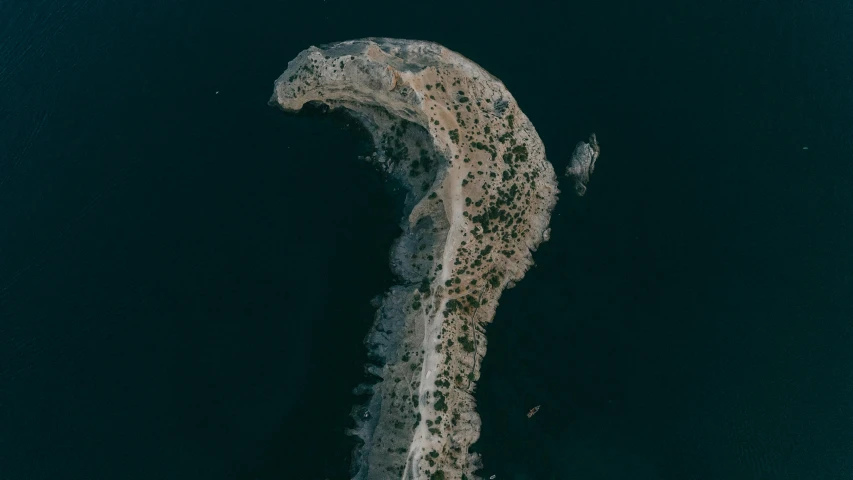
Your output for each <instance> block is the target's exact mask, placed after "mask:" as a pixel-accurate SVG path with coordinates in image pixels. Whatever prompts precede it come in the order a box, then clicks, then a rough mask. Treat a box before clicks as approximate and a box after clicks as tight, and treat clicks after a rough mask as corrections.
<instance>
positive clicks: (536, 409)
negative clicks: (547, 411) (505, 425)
mask: <svg viewBox="0 0 853 480" xmlns="http://www.w3.org/2000/svg"><path fill="white" fill-rule="evenodd" d="M541 406H542V405H536V406H535V407H533V408H531V409H530V411H529V412H527V418H530V417H532V416H533V415H536V412H538V411H539V407H541Z"/></svg>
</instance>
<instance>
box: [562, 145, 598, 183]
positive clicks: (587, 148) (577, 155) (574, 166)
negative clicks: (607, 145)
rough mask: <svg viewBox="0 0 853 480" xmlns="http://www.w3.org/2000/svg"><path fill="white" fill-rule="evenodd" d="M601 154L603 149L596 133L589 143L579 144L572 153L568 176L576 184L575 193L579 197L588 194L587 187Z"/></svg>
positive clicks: (567, 168)
mask: <svg viewBox="0 0 853 480" xmlns="http://www.w3.org/2000/svg"><path fill="white" fill-rule="evenodd" d="M600 153H601V148H600V147H599V146H598V139H596V138H595V134H594V133H593V134H591V135H590V136H589V141H588V142H578V144H577V145H576V146H575V150H574V152H572V159H571V161H570V162H569V166H568V167H566V176H567V177H569V178H571V179H572V181H573V182H574V190H575V193H576V194H578V195H579V196H583V195H584V194H585V193H586V185H587V184H588V183H589V177H590V175H592V173H593V172H594V171H595V161H596V160H598V155H599V154H600Z"/></svg>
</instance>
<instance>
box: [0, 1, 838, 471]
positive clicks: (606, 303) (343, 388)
mask: <svg viewBox="0 0 853 480" xmlns="http://www.w3.org/2000/svg"><path fill="white" fill-rule="evenodd" d="M851 31H853V8H851V5H850V3H849V2H840V1H825V2H804V1H800V0H784V1H781V2H763V1H730V0H724V1H722V2H710V4H709V3H708V2H704V3H701V4H700V3H698V2H676V1H671V2H636V3H629V2H614V1H603V2H556V1H546V2H513V3H508V4H503V3H500V2H499V3H495V2H485V1H472V2H447V3H441V2H414V3H400V2H387V1H373V2H353V1H342V0H323V1H320V0H317V1H312V2H285V1H271V0H262V1H256V2H245V3H243V2H221V1H218V0H212V1H208V2H201V1H187V0H178V1H170V2H166V1H163V0H148V1H144V2H143V1H128V0H117V1H112V2H107V1H105V0H80V1H72V0H67V1H64V0H35V1H31V2H23V1H19V0H9V1H4V2H0V480H47V479H62V480H77V479H80V480H101V479H103V480H113V479H146V480H150V479H182V480H184V479H204V480H219V479H223V480H224V479H234V480H268V479H269V480H271V479H284V480H289V479H300V480H302V479H306V480H314V479H318V480H322V479H329V480H337V479H345V478H349V477H348V476H347V475H348V470H349V458H350V457H349V455H350V451H351V449H352V446H353V443H352V440H351V439H350V438H349V437H347V436H346V435H345V434H344V432H345V429H346V428H347V427H348V426H349V422H350V420H349V412H350V409H351V408H352V406H353V405H354V404H355V402H356V401H357V399H356V398H355V397H354V396H353V395H352V388H353V387H355V386H356V385H357V384H358V383H359V382H360V381H361V379H362V378H363V375H364V372H363V370H362V366H363V363H364V362H365V361H366V351H365V349H364V347H363V345H362V340H363V337H364V335H365V334H366V332H367V329H368V327H369V325H370V324H371V322H372V318H373V312H374V309H373V307H371V305H370V301H371V299H372V298H373V297H374V296H376V295H379V294H381V293H382V292H383V291H384V290H386V289H387V288H388V287H389V286H390V285H392V284H393V282H394V278H393V277H392V275H391V272H390V270H389V268H388V264H387V261H388V250H389V248H390V246H391V243H392V241H393V240H394V238H395V236H396V235H397V234H398V232H399V228H398V226H397V225H398V222H399V220H400V215H401V212H402V200H401V198H402V197H401V195H403V192H399V191H396V190H395V187H394V185H393V184H391V183H389V182H387V181H386V180H385V179H384V178H383V177H382V176H381V175H380V174H379V173H378V172H376V171H374V170H373V168H372V167H371V166H369V165H368V164H366V163H365V162H363V161H361V160H359V159H358V157H359V155H363V154H365V153H368V152H369V151H370V145H369V142H368V139H367V137H366V135H365V134H364V132H362V131H360V130H359V129H357V128H354V126H353V125H348V124H349V123H350V122H349V121H348V120H347V119H346V117H342V116H336V115H326V116H324V115H319V114H301V115H288V114H285V113H283V112H281V111H279V110H278V109H276V108H273V107H270V106H268V105H267V100H268V99H269V97H270V95H271V93H272V82H273V81H274V80H275V78H276V77H277V76H278V75H279V74H280V73H281V72H282V71H283V70H284V69H285V67H286V64H287V62H288V61H289V60H290V59H292V58H293V57H295V56H296V54H297V53H299V51H301V50H302V49H304V48H307V47H308V46H310V45H312V44H322V43H327V42H332V41H338V40H345V39H350V38H359V37H365V36H390V37H403V38H414V39H423V40H432V41H436V42H439V43H441V44H443V45H445V46H447V47H449V48H451V49H454V50H457V51H459V52H460V53H462V54H463V55H466V56H467V57H469V58H471V59H473V60H474V61H476V62H477V63H479V64H481V65H482V66H483V67H484V68H486V69H487V70H489V71H490V72H491V73H493V74H494V75H495V76H497V77H498V78H501V79H502V80H503V81H504V83H505V84H506V85H507V86H508V88H509V90H510V91H511V92H512V93H513V94H514V95H515V97H516V99H517V100H518V103H519V105H520V106H521V108H522V109H523V111H524V112H525V113H526V114H527V115H528V117H530V119H531V120H532V122H533V124H534V125H535V126H536V128H537V130H538V132H539V134H540V136H541V137H542V139H543V141H544V143H545V145H546V149H547V152H548V156H549V159H550V160H551V161H552V163H553V164H554V166H555V168H556V169H557V171H558V172H562V171H563V169H564V168H565V165H566V163H567V161H568V158H569V155H570V154H571V151H572V149H573V148H574V145H575V144H576V143H577V142H578V141H579V140H583V139H585V138H586V137H587V136H588V134H589V133H590V132H596V133H597V135H598V139H599V141H600V142H601V145H602V156H601V158H600V160H599V163H598V165H597V168H596V173H595V175H594V176H593V178H592V181H591V183H590V185H589V190H588V193H587V196H586V197H584V198H583V199H577V198H572V197H571V195H570V193H569V192H568V190H569V189H568V188H567V187H566V188H564V190H566V192H567V193H565V194H563V195H562V199H561V201H560V202H559V204H558V205H557V208H556V210H555V211H554V214H553V225H552V226H553V235H552V239H551V241H550V242H549V243H547V244H545V245H543V247H542V248H540V251H539V252H537V253H536V254H535V259H536V261H537V264H538V265H537V266H536V267H535V268H534V269H532V270H531V271H530V272H529V274H528V276H527V277H526V278H525V279H524V281H522V282H521V283H520V284H519V285H518V286H517V287H516V288H514V289H512V290H509V291H507V292H506V293H505V294H504V296H503V297H502V299H501V304H500V307H499V308H498V313H497V316H496V317H495V321H494V323H493V324H491V325H490V326H489V327H488V330H487V335H488V341H489V353H488V355H487V356H486V358H485V361H484V363H483V370H482V380H481V382H480V384H479V386H478V391H477V399H478V403H479V411H480V413H481V416H482V420H483V430H482V436H481V439H480V441H479V442H478V443H477V444H476V445H475V447H474V448H475V450H477V451H479V452H482V454H483V460H484V463H485V469H484V470H483V474H484V475H486V476H489V475H497V478H498V479H512V480H534V479H535V480H540V479H542V480H550V479H561V480H562V479H572V480H741V479H756V480H758V479H762V480H764V479H773V480H785V479H803V480H835V479H842V480H843V479H853V248H852V247H851V246H853V188H851V185H853V134H852V133H851V132H853V128H851V127H853V36H851V34H850V32H851ZM539 404H541V405H542V408H541V410H540V412H539V413H538V414H537V415H536V416H535V417H533V418H532V419H529V420H528V419H527V418H526V416H525V413H526V412H527V410H528V409H530V408H531V407H533V406H534V405H539Z"/></svg>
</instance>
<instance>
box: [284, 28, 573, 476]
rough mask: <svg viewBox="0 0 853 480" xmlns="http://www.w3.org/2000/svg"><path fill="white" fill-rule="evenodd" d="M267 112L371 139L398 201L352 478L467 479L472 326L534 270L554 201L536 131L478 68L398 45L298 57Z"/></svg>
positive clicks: (480, 345)
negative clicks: (352, 126)
mask: <svg viewBox="0 0 853 480" xmlns="http://www.w3.org/2000/svg"><path fill="white" fill-rule="evenodd" d="M448 91H449V93H448ZM271 101H274V102H275V103H276V104H278V105H279V106H280V107H282V108H283V109H284V110H286V111H299V110H300V109H301V108H302V107H303V106H304V105H305V104H307V103H321V104H325V105H327V106H329V108H332V109H338V108H342V109H345V110H346V111H347V112H349V113H350V114H351V115H353V116H354V117H355V118H357V119H358V120H359V121H360V122H361V123H362V124H363V125H364V126H365V127H366V128H367V130H368V131H369V132H370V133H371V135H372V137H373V140H374V144H375V146H376V154H374V155H373V156H372V157H371V158H370V160H371V161H372V162H373V163H374V164H375V165H376V166H377V167H378V168H379V169H381V170H382V171H384V172H386V173H387V174H389V175H390V176H391V177H393V178H395V179H396V180H398V181H400V182H401V183H402V184H403V185H404V186H405V187H406V188H407V189H408V190H409V193H408V194H407V196H406V201H405V203H406V205H405V209H404V212H405V217H404V219H403V222H402V224H401V227H402V228H403V233H402V235H401V236H400V237H399V239H398V240H397V241H396V242H395V244H394V247H393V248H392V251H391V255H390V261H391V266H392V270H393V271H394V273H395V274H396V275H397V276H399V278H400V279H401V281H402V283H403V284H402V285H398V286H395V287H392V288H391V289H390V290H389V291H388V292H387V293H386V294H385V296H384V297H383V300H382V302H381V306H380V307H379V309H378V311H377V314H376V318H375V322H374V325H373V327H372V328H371V330H370V332H369V333H368V335H367V337H366V339H365V345H366V347H367V348H368V351H369V352H370V353H369V356H370V358H371V360H372V362H371V363H369V364H368V365H366V367H365V369H366V371H367V372H368V373H370V374H371V375H373V376H375V377H376V378H377V379H379V381H378V382H377V383H375V384H372V385H360V386H359V387H357V388H356V393H357V394H364V393H371V394H372V395H371V397H370V400H369V401H368V403H367V404H366V405H363V406H357V407H355V408H354V409H353V418H354V419H355V420H356V425H357V426H356V428H355V429H353V431H351V432H350V433H351V434H353V435H355V436H357V437H358V438H360V439H361V442H362V444H361V446H360V447H359V448H357V449H356V450H355V451H354V453H353V467H354V470H355V471H354V478H356V479H373V478H387V476H388V475H389V474H393V475H398V476H401V477H404V478H430V479H438V478H462V479H465V478H468V479H473V478H476V477H475V475H474V471H475V470H477V469H478V468H480V466H481V463H480V459H479V457H478V456H477V454H474V453H469V452H468V447H470V445H471V444H472V443H474V442H475V441H476V440H477V438H478V437H479V431H480V418H479V415H478V414H477V412H476V404H475V400H474V397H473V392H474V389H475V388H476V380H477V379H478V378H479V369H480V361H479V359H480V358H481V357H483V356H484V355H485V353H486V349H487V341H486V338H485V335H484V326H485V324H487V323H490V322H491V321H492V319H493V317H494V313H495V309H496V307H497V304H498V298H499V297H500V294H501V292H502V291H503V289H504V288H508V287H511V286H513V285H514V283H515V282H517V281H519V280H520V279H521V278H522V277H523V276H524V273H525V272H526V271H527V270H528V269H529V268H530V267H531V266H532V264H533V261H532V257H531V251H535V249H536V248H537V247H538V245H539V244H540V243H541V242H542V241H543V240H544V238H543V237H547V234H546V231H547V228H548V223H549V221H550V213H551V210H552V209H553V207H554V205H555V204H556V200H557V198H556V195H557V193H558V190H557V182H556V175H555V173H554V170H553V168H552V167H551V165H550V164H549V163H548V162H547V160H546V158H545V151H544V146H543V145H542V142H541V140H540V139H539V137H538V135H537V134H536V131H535V129H534V128H533V125H532V124H531V123H530V121H529V120H528V119H527V117H526V116H525V115H524V114H523V113H522V112H521V110H520V109H519V108H518V105H517V104H516V102H515V100H514V99H513V97H512V96H511V94H510V93H509V92H508V91H507V90H506V88H505V87H504V85H503V84H502V83H501V82H500V81H499V80H497V79H496V78H494V77H493V76H491V75H489V74H488V73H487V72H485V70H483V69H482V68H481V67H479V66H478V65H476V64H475V63H473V62H471V61H470V60H468V59H467V58H465V57H463V56H461V55H459V54H456V53H455V52H452V51H450V50H447V49H445V48H444V47H441V46H439V45H437V44H433V43H427V42H414V41H406V40H391V39H366V40H355V41H349V42H341V43H338V44H333V45H329V46H325V47H324V48H323V49H320V48H316V47H312V48H309V49H308V50H305V51H303V52H302V53H300V54H299V56H297V58H296V59H295V60H293V61H291V62H290V63H289V64H288V68H287V70H286V71H285V72H284V73H283V74H282V76H281V77H280V78H279V79H278V80H277V81H276V87H275V94H274V96H273V99H272V100H271ZM451 107H452V108H451ZM472 107H473V108H472ZM454 113H455V116H454ZM466 122H467V123H466ZM480 122H482V123H480ZM469 242H470V243H469Z"/></svg>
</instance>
